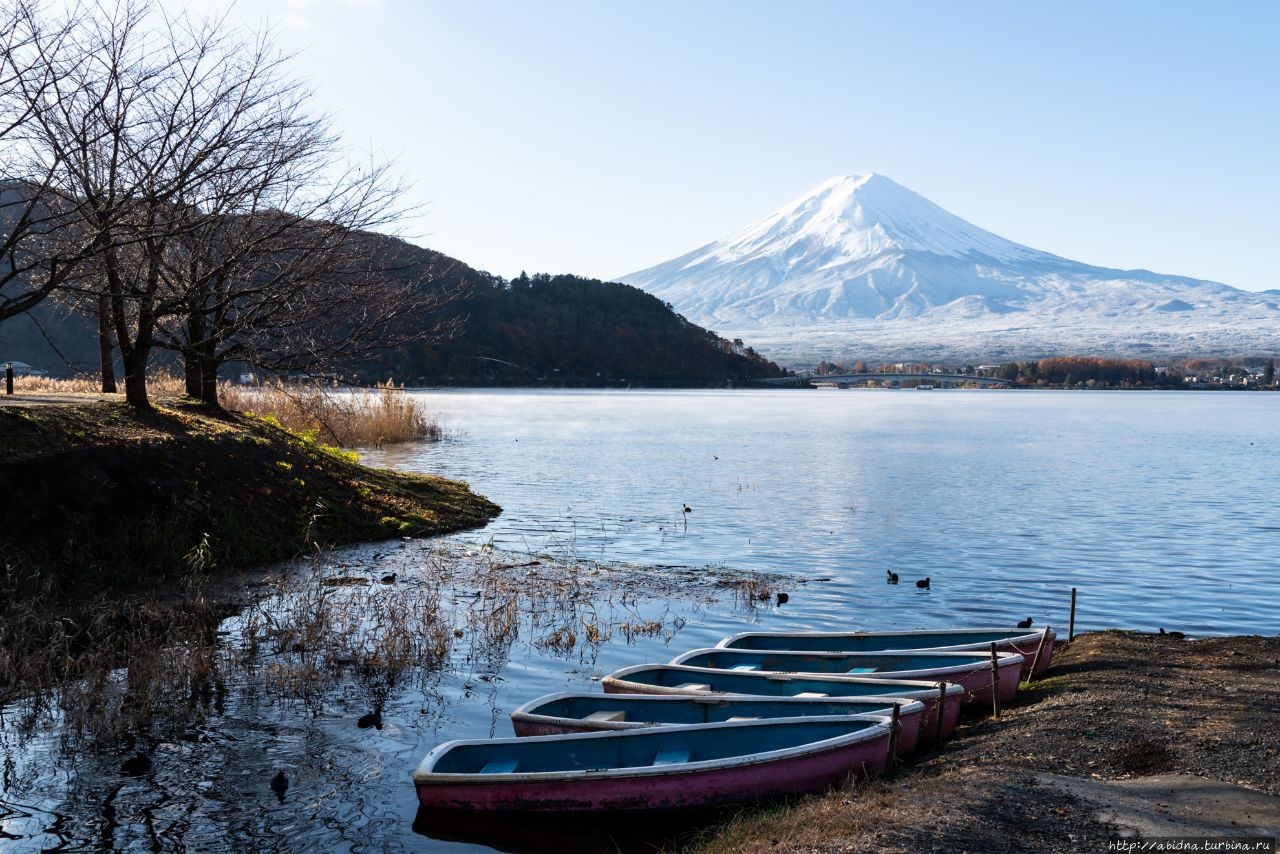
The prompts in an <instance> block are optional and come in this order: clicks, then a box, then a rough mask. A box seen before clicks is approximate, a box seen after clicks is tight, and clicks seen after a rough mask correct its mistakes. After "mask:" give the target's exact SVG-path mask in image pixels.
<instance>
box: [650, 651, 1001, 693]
mask: <svg viewBox="0 0 1280 854" xmlns="http://www.w3.org/2000/svg"><path fill="white" fill-rule="evenodd" d="M671 663H672V664H685V665H688V666H690V667H712V668H719V669H722V670H736V671H746V672H750V671H774V672H783V673H827V674H840V675H844V674H850V675H854V676H876V677H878V678H881V679H914V680H921V679H923V680H929V681H942V682H952V683H955V684H957V685H960V686H961V687H963V688H964V692H965V694H964V699H963V700H962V702H965V703H990V702H991V695H992V688H993V686H992V680H991V655H990V654H989V653H983V652H925V651H917V652H830V653H828V652H789V651H786V650H751V649H720V648H713V649H695V650H692V651H690V652H686V653H684V654H683V655H677V656H676V657H675V658H673V659H671ZM996 663H997V668H998V675H999V685H1000V701H1001V702H1002V703H1006V702H1009V701H1011V700H1012V699H1013V697H1014V695H1015V694H1016V693H1017V692H1018V674H1019V672H1020V671H1021V669H1022V656H1021V655H1019V654H1018V653H1016V652H1005V653H997V654H996Z"/></svg>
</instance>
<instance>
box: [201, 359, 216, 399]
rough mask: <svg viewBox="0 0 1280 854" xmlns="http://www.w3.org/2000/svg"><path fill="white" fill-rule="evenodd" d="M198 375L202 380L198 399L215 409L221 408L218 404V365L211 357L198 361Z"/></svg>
mask: <svg viewBox="0 0 1280 854" xmlns="http://www.w3.org/2000/svg"><path fill="white" fill-rule="evenodd" d="M200 375H201V380H202V385H201V391H202V394H201V395H200V399H201V400H203V401H204V402H205V403H207V404H209V405H210V406H212V407H214V408H215V409H217V408H221V404H219V403H218V363H217V362H216V361H215V360H214V358H213V357H212V356H208V355H206V356H205V357H203V358H201V359H200Z"/></svg>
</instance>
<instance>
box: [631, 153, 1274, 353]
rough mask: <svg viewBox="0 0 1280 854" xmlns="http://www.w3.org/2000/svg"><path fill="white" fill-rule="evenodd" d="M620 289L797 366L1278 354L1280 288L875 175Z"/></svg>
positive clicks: (798, 204) (829, 190) (800, 203)
mask: <svg viewBox="0 0 1280 854" xmlns="http://www.w3.org/2000/svg"><path fill="white" fill-rule="evenodd" d="M618 281H622V282H626V283H627V284H631V285H635V286H637V287H639V288H643V289H644V290H647V291H649V292H650V293H652V294H654V295H656V296H658V297H659V298H661V299H663V300H666V301H667V302H669V303H671V304H672V305H673V306H674V307H675V309H676V310H677V311H679V312H680V313H681V314H683V315H685V316H686V317H687V318H688V319H689V320H691V321H693V322H694V323H697V324H699V325H702V326H706V327H708V328H710V329H713V330H715V331H716V332H718V333H720V334H721V335H725V336H727V337H731V338H732V337H739V338H743V339H744V340H748V341H750V342H751V343H752V344H753V346H755V347H756V348H757V349H759V350H761V351H763V352H765V353H767V354H768V355H769V356H770V357H771V358H776V359H782V360H784V361H789V362H790V363H793V364H802V363H804V362H806V361H816V360H818V359H822V358H831V357H841V356H862V357H873V358H874V357H881V358H894V357H902V358H925V357H928V358H948V357H950V358H969V357H972V358H977V359H983V360H986V359H995V358H1031V357H1035V356H1041V355H1048V354H1055V353H1056V354H1063V353H1089V354H1096V355H1104V354H1112V355H1141V356H1146V357H1159V356H1178V355H1211V354H1238V353H1246V352H1248V353H1253V352H1257V353H1267V354H1274V353H1277V352H1280V308H1278V307H1277V304H1278V303H1280V292H1276V291H1267V292H1264V293H1250V292H1245V291H1239V290H1236V289H1234V288H1231V287H1228V286H1227V285H1223V284H1220V283H1217V282H1207V281H1201V280H1196V279H1188V278H1183V277H1179V276H1164V275H1159V274H1156V273H1151V272H1149V271H1146V270H1112V269H1107V268H1103V267H1093V266H1090V265H1087V264H1081V263H1079V262H1076V261H1071V260H1068V259H1066V258H1061V257H1059V256H1057V255H1052V254H1050V253H1048V252H1041V251H1039V250H1036V249H1032V248H1030V247H1027V246H1023V245H1021V244H1018V243H1014V242H1013V241H1010V240H1006V239H1004V238H1002V237H999V236H998V235H995V234H992V233H991V232H989V231H985V230H984V229H981V228H978V227H977V226H975V225H972V224H971V223H968V222H966V221H964V220H962V219H960V218H959V217H957V216H955V215H953V214H951V213H948V212H947V211H945V210H943V209H942V208H940V207H938V206H937V205H935V204H934V203H933V202H930V201H929V200H928V199H926V198H924V197H923V196H920V195H918V194H917V193H914V192H912V191H911V190H908V189H907V188H906V187H903V186H902V185H900V184H898V183H896V182H894V181H893V180H891V179H889V178H886V177H884V176H883V175H877V174H874V173H869V174H866V175H851V176H848V177H844V178H836V179H833V180H831V181H828V182H826V183H825V184H822V185H821V186H819V187H817V188H815V189H814V190H812V191H811V192H809V193H807V194H806V195H804V196H803V197H801V198H799V199H797V200H796V201H794V202H791V203H790V204H788V205H786V206H784V207H783V208H781V209H780V210H778V211H776V212H774V213H772V214H770V215H769V216H767V217H765V218H764V219H761V220H759V221H757V222H755V223H752V224H751V225H748V226H747V227H745V228H743V229H741V230H739V231H737V232H735V233H733V234H731V235H729V236H727V237H724V238H722V239H720V240H717V241H715V242H714V243H709V244H707V245H706V246H703V247H701V248H698V249H695V250H693V251H692V252H689V253H687V254H685V255H681V256H680V257H678V258H673V259H672V260H670V261H667V262H665V263H662V264H659V265H657V266H655V267H650V268H648V269H646V270H641V271H639V272H637V273H632V274H630V275H627V276H622V277H620V278H619V279H618Z"/></svg>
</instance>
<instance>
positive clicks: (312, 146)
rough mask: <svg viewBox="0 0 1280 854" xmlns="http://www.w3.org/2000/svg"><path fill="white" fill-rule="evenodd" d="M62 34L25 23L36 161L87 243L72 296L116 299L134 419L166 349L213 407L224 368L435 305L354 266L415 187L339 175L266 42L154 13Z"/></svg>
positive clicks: (111, 304) (312, 353)
mask: <svg viewBox="0 0 1280 854" xmlns="http://www.w3.org/2000/svg"><path fill="white" fill-rule="evenodd" d="M28 12H29V15H28V17H29V18H31V19H32V20H34V19H35V16H36V15H37V14H44V13H46V12H47V10H45V9H35V8H34V7H31V8H30V9H29V10H28ZM59 20H60V23H59V24H57V25H55V26H53V27H52V28H51V29H45V28H42V27H40V26H35V25H34V24H33V25H32V26H30V27H28V28H27V31H26V32H27V33H28V34H29V39H28V41H29V47H28V48H27V50H26V53H25V54H24V56H26V57H29V61H28V62H27V67H24V68H23V69H20V70H19V71H17V72H15V74H14V78H15V81H16V84H17V85H16V86H15V88H14V91H15V92H17V93H18V97H17V98H16V99H11V100H14V101H15V103H14V107H13V108H14V110H18V109H24V110H25V119H24V123H23V125H22V127H23V128H24V131H23V133H22V134H21V136H22V139H23V143H24V148H23V153H24V155H25V157H24V158H23V160H22V167H23V169H24V170H25V171H26V172H28V173H32V174H43V175H47V176H48V181H47V183H48V185H49V187H50V189H51V192H52V193H53V194H54V195H55V196H56V198H58V199H59V200H60V201H61V202H62V207H61V208H60V209H59V210H60V211H61V212H63V213H64V214H65V215H66V216H69V217H71V218H72V219H74V220H75V222H76V223H77V225H76V228H77V233H78V234H80V235H83V236H84V237H85V238H87V239H88V241H89V242H88V244H87V248H88V250H89V251H90V252H91V254H92V263H91V264H88V265H86V266H87V267H88V268H89V269H91V270H92V276H90V277H82V278H80V279H79V280H78V281H76V282H74V283H69V282H63V283H62V284H61V285H59V286H61V287H64V288H66V289H69V290H76V291H78V292H80V293H84V294H86V295H90V296H93V297H96V298H98V299H99V300H100V301H101V306H102V310H103V312H104V313H107V314H109V319H110V327H111V331H112V332H113V333H114V335H115V338H116V342H117V345H118V347H119V349H120V354H121V358H122V361H123V363H124V374H125V376H124V385H125V395H126V398H127V399H128V401H129V402H130V403H132V404H133V405H134V406H137V407H139V408H146V407H149V405H150V403H149V400H148V398H147V390H146V372H147V364H148V359H149V357H150V354H151V351H152V349H153V348H154V347H156V346H161V347H167V348H171V349H175V350H177V351H178V352H180V353H181V354H182V356H183V358H184V362H185V364H186V367H187V377H188V391H189V392H190V393H191V394H193V395H195V396H197V397H200V398H202V399H204V400H207V401H209V402H210V403H215V404H216V400H217V398H216V383H215V381H214V380H215V378H216V371H217V367H218V365H219V364H220V363H221V362H222V361H225V360H226V359H229V358H244V359H247V360H249V361H254V362H255V363H258V364H264V365H266V364H269V363H276V364H285V363H289V362H293V363H297V364H301V363H303V362H307V361H310V362H317V361H323V360H326V359H331V358H334V357H337V356H342V355H344V354H349V353H351V352H353V351H354V350H356V349H358V348H359V347H360V346H365V347H368V346H374V345H376V344H377V343H378V342H379V340H381V339H382V338H389V336H388V335H387V334H385V333H384V332H382V330H386V329H391V328H404V327H403V325H401V326H396V325H395V324H394V323H388V321H394V320H395V319H396V318H397V317H398V316H399V315H402V314H404V313H406V312H409V311H420V310H421V309H423V308H425V307H426V306H427V305H428V304H429V303H431V302H432V301H433V300H435V299H437V298H438V295H437V294H435V293H433V292H432V289H431V288H430V287H429V285H428V284H427V283H424V282H423V281H421V280H419V281H415V282H413V283H412V285H408V284H406V283H405V282H404V280H403V278H396V277H389V276H386V275H373V274H371V272H370V271H371V269H372V267H374V266H376V265H371V264H370V263H369V261H368V260H367V259H361V258H360V257H359V247H360V245H361V241H360V240H358V239H357V238H358V237H359V236H360V235H361V234H362V233H363V232H364V231H365V230H368V229H373V228H384V227H386V226H388V225H390V224H391V223H393V222H394V221H395V219H396V218H397V217H398V216H399V215H400V214H401V213H402V211H401V210H400V209H399V207H398V200H399V198H400V197H401V187H400V186H399V185H398V184H396V183H395V182H393V181H392V180H390V177H389V172H388V170H387V168H386V167H385V166H384V165H375V166H374V167H373V168H364V169H361V168H353V167H348V166H346V165H344V158H343V156H342V151H341V148H340V145H339V140H338V138H337V137H336V135H335V134H334V133H333V132H332V130H331V128H330V123H329V122H328V121H327V120H326V119H324V118H322V117H316V116H313V115H311V114H309V113H308V111H307V109H306V105H307V101H308V99H309V92H308V91H307V90H306V89H305V87H303V86H302V85H301V84H299V83H298V82H297V81H296V80H293V79H291V78H290V77H289V76H288V75H287V74H286V73H285V62H286V58H285V57H282V56H281V55H279V54H278V53H277V52H276V51H275V50H274V48H273V47H272V45H271V43H270V41H269V39H267V38H265V37H257V38H256V39H253V40H248V41H246V40H245V39H243V38H241V37H240V36H239V35H238V34H237V33H236V32H235V31H234V30H232V29H230V28H228V27H227V26H226V25H225V21H224V20H223V19H216V18H211V19H201V20H196V19H193V18H191V17H189V16H187V15H185V14H179V15H177V16H175V17H168V16H166V15H165V14H164V13H163V12H162V11H161V10H160V9H159V8H158V7H156V6H154V5H153V4H152V3H151V2H149V0H117V2H115V3H114V4H110V3H108V2H105V0H99V2H94V3H90V4H89V5H87V6H78V7H76V8H74V9H72V10H70V12H69V13H67V15H66V16H65V17H64V18H62V19H59ZM50 32H52V33H57V34H58V37H57V38H53V37H51V36H49V35H47V33H50ZM371 312H372V313H373V314H374V315H375V316H370V313H371ZM326 330H340V332H328V331H326Z"/></svg>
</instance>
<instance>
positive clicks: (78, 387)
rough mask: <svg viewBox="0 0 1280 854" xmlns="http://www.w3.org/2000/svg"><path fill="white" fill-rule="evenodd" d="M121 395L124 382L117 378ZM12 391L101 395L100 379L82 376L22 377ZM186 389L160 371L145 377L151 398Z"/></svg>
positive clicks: (86, 375)
mask: <svg viewBox="0 0 1280 854" xmlns="http://www.w3.org/2000/svg"><path fill="white" fill-rule="evenodd" d="M117 385H118V386H119V387H120V391H121V393H123V391H124V380H122V379H119V378H117ZM13 390H14V391H15V392H16V393H19V394H101V393H102V377H101V376H99V375H97V374H82V375H81V376H78V377H71V378H69V379H55V378H53V377H34V376H23V377H14V378H13ZM186 391H187V387H186V383H185V382H184V381H183V379H182V377H179V376H175V375H173V374H171V373H169V372H167V371H160V372H157V373H154V374H152V375H151V376H149V377H147V393H148V394H149V395H151V396H152V397H181V396H182V395H184V394H186Z"/></svg>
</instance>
